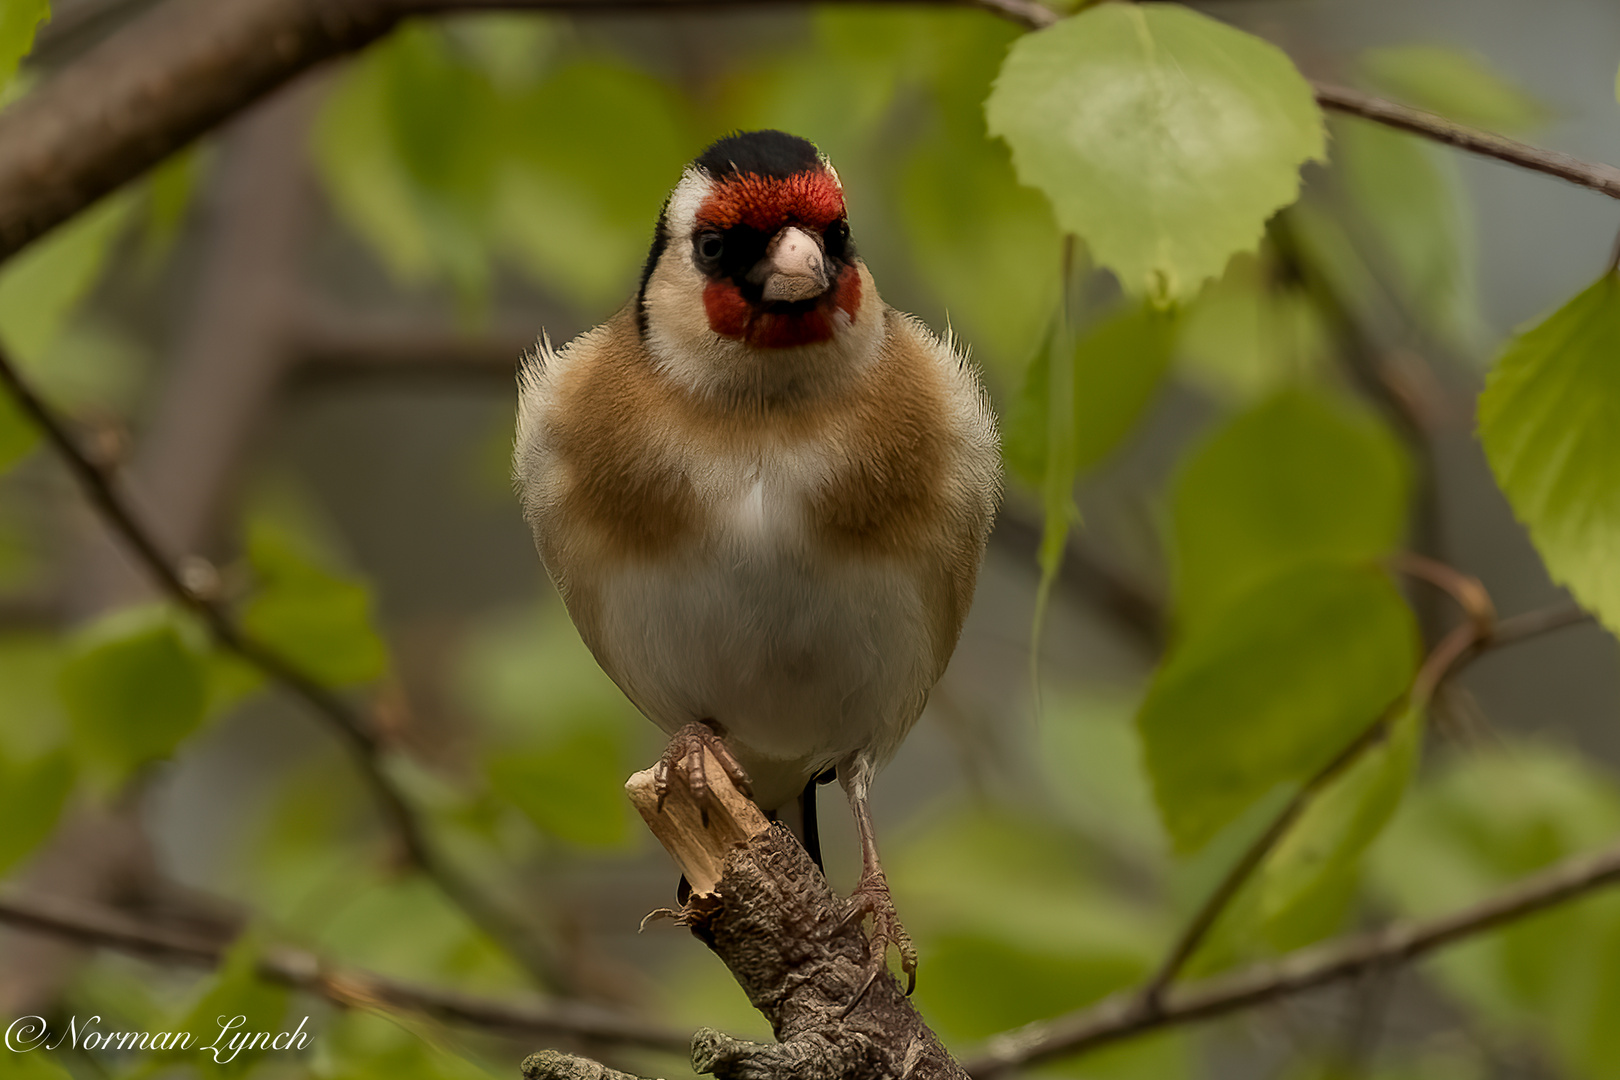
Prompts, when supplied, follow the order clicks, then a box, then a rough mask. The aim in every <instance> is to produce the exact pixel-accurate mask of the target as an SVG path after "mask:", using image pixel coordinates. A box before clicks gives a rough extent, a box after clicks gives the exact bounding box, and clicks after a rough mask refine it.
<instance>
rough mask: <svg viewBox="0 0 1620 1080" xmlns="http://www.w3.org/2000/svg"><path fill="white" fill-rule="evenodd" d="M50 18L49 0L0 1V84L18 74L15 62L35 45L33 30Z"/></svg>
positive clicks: (18, 61)
mask: <svg viewBox="0 0 1620 1080" xmlns="http://www.w3.org/2000/svg"><path fill="white" fill-rule="evenodd" d="M50 17H51V4H50V0H5V2H4V3H0V86H4V85H5V84H6V83H8V82H10V81H11V77H12V76H13V75H15V74H17V65H18V63H20V62H21V61H22V58H23V57H25V56H27V55H28V53H29V50H31V49H32V48H33V47H34V33H35V31H36V30H38V29H39V24H40V23H42V22H44V21H45V20H46V19H49V18H50Z"/></svg>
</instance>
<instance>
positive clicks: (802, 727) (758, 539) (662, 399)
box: [513, 131, 1001, 991]
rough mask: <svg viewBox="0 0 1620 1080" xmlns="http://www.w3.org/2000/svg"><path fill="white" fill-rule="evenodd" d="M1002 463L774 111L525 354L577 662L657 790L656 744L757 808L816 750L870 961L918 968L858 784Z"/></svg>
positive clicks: (932, 657) (955, 598)
mask: <svg viewBox="0 0 1620 1080" xmlns="http://www.w3.org/2000/svg"><path fill="white" fill-rule="evenodd" d="M1000 461H1001V458H1000V451H999V445H998V436H997V431H996V422H995V417H994V415H993V413H992V412H991V409H990V406H989V403H988V400H987V398H986V396H985V394H984V391H983V390H982V388H981V386H980V384H979V380H978V377H977V375H976V373H975V371H974V369H973V368H972V367H971V366H970V364H969V363H968V360H967V357H966V355H965V354H964V353H963V352H962V351H960V350H959V349H958V347H957V345H956V343H955V342H954V340H953V339H952V338H951V337H950V335H946V337H945V338H943V339H941V338H940V337H939V336H937V335H935V334H934V333H933V332H931V331H930V330H929V329H928V328H927V327H925V326H924V325H923V324H922V323H921V322H920V321H919V320H917V319H916V318H914V317H913V316H910V315H906V314H902V313H901V312H899V311H896V310H895V309H893V308H891V307H889V306H888V305H887V304H885V303H884V302H883V300H882V298H880V297H879V296H878V291H877V286H876V285H875V284H874V283H873V281H872V275H871V273H870V272H869V271H868V270H867V267H866V264H865V263H864V262H863V261H862V260H861V258H860V256H859V255H858V254H857V253H856V250H855V245H854V243H853V242H852V241H851V239H850V233H849V223H848V217H847V214H846V211H845V206H844V193H843V187H842V185H841V183H840V182H839V179H838V173H837V172H836V171H834V169H833V167H832V165H831V164H830V163H829V162H828V161H827V159H826V158H825V157H824V156H822V155H821V154H820V153H819V152H818V151H817V150H816V148H815V147H814V146H813V145H811V144H810V143H809V142H807V141H805V140H804V139H800V138H797V137H795V136H792V135H788V134H785V133H783V132H780V131H752V132H742V133H737V134H733V135H730V136H727V137H726V138H723V139H721V140H719V141H718V142H716V143H715V144H714V145H713V146H711V147H709V148H708V149H707V150H706V151H704V153H703V154H702V155H701V156H700V157H698V158H697V160H695V161H694V162H692V164H691V165H689V166H688V167H687V168H686V169H685V171H684V172H683V173H682V175H681V178H680V182H679V183H678V184H677V185H676V187H675V189H674V191H673V192H671V193H670V195H669V198H668V200H667V201H666V202H665V204H664V209H663V213H662V215H661V216H660V218H659V220H658V226H657V230H656V232H655V234H654V237H653V243H652V250H651V251H650V252H649V253H648V256H647V262H646V266H645V268H644V270H643V272H642V275H641V284H640V288H639V289H638V290H637V292H636V294H635V296H634V297H633V298H632V299H631V300H630V302H629V303H627V304H626V305H625V306H624V307H623V308H621V309H620V310H619V312H618V314H616V315H614V316H613V317H612V318H610V319H609V320H608V321H607V322H605V323H603V324H602V325H601V326H598V327H597V328H596V329H594V330H590V331H587V332H586V333H584V334H581V335H580V336H579V337H577V338H575V339H574V340H573V341H571V342H569V343H568V344H567V345H565V346H564V347H562V348H561V349H554V348H553V347H552V345H551V343H550V341H549V340H548V339H547V338H545V337H544V336H542V338H541V341H540V343H539V344H538V346H537V348H536V349H535V350H534V351H533V352H532V353H531V354H530V355H528V356H526V357H525V359H524V363H523V366H522V368H521V373H520V376H519V402H518V415H517V436H516V446H515V452H514V465H513V468H514V476H515V480H516V484H517V487H518V491H519V494H520V497H521V500H522V505H523V513H524V516H525V518H526V519H527V521H528V523H529V525H530V527H531V528H532V530H533V532H534V539H535V544H536V547H537V548H538V549H539V552H540V557H541V560H542V562H543V563H544V564H545V568H546V570H547V572H548V573H549V575H550V577H551V580H552V581H553V582H554V583H555V584H556V587H557V590H558V592H559V593H561V595H562V598H563V601H564V603H565V604H566V606H567V608H568V613H569V615H570V616H571V617H572V618H573V621H574V625H575V626H576V627H577V628H578V629H579V633H580V635H581V637H583V638H584V640H585V643H586V644H587V645H588V646H589V647H590V649H591V652H592V653H593V654H594V655H595V657H596V659H597V662H598V663H600V664H601V666H602V669H603V670H604V671H606V672H607V674H608V675H609V676H611V677H612V679H613V681H614V682H615V683H617V684H618V685H619V687H620V688H621V689H622V690H623V691H624V693H625V694H626V695H627V696H628V697H629V698H630V700H631V701H632V702H634V703H635V705H636V707H637V708H638V709H640V710H641V712H642V713H644V714H645V715H646V716H647V717H648V718H649V719H650V720H652V721H653V722H654V723H655V724H657V725H658V726H659V727H660V728H662V729H663V730H664V731H666V732H668V733H669V734H670V735H671V736H673V738H672V739H671V742H670V747H669V750H668V751H667V752H666V754H665V755H664V757H663V759H662V760H661V762H660V764H659V767H658V769H659V771H658V776H659V777H660V790H667V786H665V785H667V782H668V776H669V772H670V770H671V769H674V768H680V769H683V770H686V771H687V772H688V773H689V781H690V782H691V783H692V785H693V787H694V789H695V790H696V791H697V792H698V793H699V795H700V797H701V796H702V794H703V792H704V791H706V784H707V779H706V777H705V776H704V773H703V755H702V753H701V752H700V748H701V747H705V746H707V747H708V748H710V750H711V751H712V752H713V753H714V754H715V757H716V759H717V760H719V761H720V762H721V764H722V765H723V766H724V768H725V769H726V771H727V772H728V773H730V774H731V775H732V777H733V779H734V780H735V781H736V782H737V783H738V785H739V787H741V788H743V790H745V791H749V793H750V794H751V796H752V797H753V798H754V800H755V801H756V802H757V803H758V804H759V806H760V807H761V808H762V809H765V810H767V811H774V810H777V809H779V808H784V807H787V806H789V805H790V804H791V803H793V801H794V800H795V799H796V798H799V799H805V798H806V796H807V795H808V796H813V794H814V784H815V780H816V778H817V777H818V776H820V775H822V774H824V773H826V772H827V771H828V770H836V775H837V779H838V782H839V783H840V785H842V787H843V789H844V791H845V793H846V794H847V796H848V798H849V802H850V805H851V808H852V810H853V812H854V816H855V822H856V825H857V830H858V832H859V835H860V840H861V850H862V872H861V878H860V882H859V884H858V885H857V886H856V889H855V891H854V893H853V894H852V896H851V900H850V904H851V907H850V918H851V919H855V918H864V917H865V916H867V915H871V916H872V919H873V928H872V939H871V940H872V949H871V954H872V959H871V961H870V962H869V964H870V976H869V978H868V979H867V983H866V985H870V982H871V979H872V978H875V977H876V975H877V973H878V971H880V970H881V969H882V966H883V960H884V954H885V953H886V952H887V950H888V946H889V945H890V944H894V945H896V946H897V947H898V948H899V950H900V954H901V962H902V967H903V969H904V970H905V972H906V974H907V976H908V978H909V979H911V980H912V981H913V982H914V979H915V971H916V952H915V949H914V948H913V947H912V944H911V941H910V938H909V937H908V936H907V934H906V932H905V930H904V928H903V927H902V926H901V924H900V921H899V919H898V917H897V915H896V913H895V910H894V904H893V901H892V899H891V898H890V896H889V888H888V883H887V880H886V879H885V877H884V874H883V869H882V865H881V863H880V862H879V860H878V852H877V842H876V839H875V835H874V832H873V826H872V814H871V809H870V807H869V805H868V792H869V789H870V785H871V782H872V778H873V776H874V774H876V772H877V771H878V770H879V769H881V768H882V767H883V766H884V765H885V764H887V763H888V761H889V760H890V758H892V757H893V756H894V753H895V751H896V750H897V749H898V748H899V746H900V743H901V741H902V740H903V739H904V738H905V737H906V734H907V732H909V731H910V730H911V727H912V725H913V724H914V723H916V720H917V717H918V715H919V714H921V712H922V710H923V705H924V704H925V703H926V701H927V700H928V694H929V691H930V690H931V689H932V688H933V686H934V684H935V683H936V682H937V681H938V680H939V678H940V676H941V675H942V674H943V673H944V671H945V665H946V663H947V661H949V659H950V656H951V653H952V651H953V650H954V649H955V647H956V641H957V637H958V635H959V633H960V632H961V628H962V620H963V619H964V617H965V616H966V615H967V610H968V605H969V603H970V602H971V601H972V599H973V589H974V583H975V579H976V578H977V575H978V569H979V562H980V559H981V557H982V555H983V553H984V546H985V541H986V538H987V536H988V534H989V531H990V524H991V520H992V518H993V517H994V515H995V511H996V506H997V504H998V502H999V500H1000V494H1001V466H1000ZM750 786H751V790H750ZM813 814H814V810H813V802H811V804H810V810H809V813H808V817H809V818H810V820H809V821H808V822H807V823H806V824H807V828H813V827H814V819H813ZM864 989H865V987H864V986H863V987H862V990H863V991H864Z"/></svg>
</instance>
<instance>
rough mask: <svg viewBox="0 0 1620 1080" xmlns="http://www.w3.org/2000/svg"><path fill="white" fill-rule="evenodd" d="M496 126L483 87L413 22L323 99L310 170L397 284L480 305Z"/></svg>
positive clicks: (439, 40) (436, 36)
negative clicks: (444, 288) (438, 285)
mask: <svg viewBox="0 0 1620 1080" xmlns="http://www.w3.org/2000/svg"><path fill="white" fill-rule="evenodd" d="M502 115H503V114H502V111H501V107H500V101H499V99H498V97H497V96H496V93H495V90H494V87H493V86H492V85H491V84H490V82H489V80H488V79H487V78H485V77H484V76H483V75H482V74H481V73H480V72H479V71H477V70H476V69H475V68H473V67H471V66H470V65H468V64H465V63H461V62H458V57H457V56H456V55H455V54H454V53H453V52H452V51H451V50H450V49H449V48H448V47H447V45H446V43H445V40H444V37H443V33H442V31H441V30H440V29H438V28H436V27H434V26H433V25H431V24H429V23H425V22H419V21H418V22H409V23H407V24H405V25H404V26H402V27H401V28H400V29H399V30H398V31H396V32H395V33H394V34H393V35H392V36H390V37H389V39H388V40H387V41H386V42H383V43H382V44H380V45H378V46H376V47H374V48H371V49H368V50H366V52H365V53H364V54H363V55H362V56H361V57H360V59H359V60H357V61H356V62H355V63H354V64H353V65H352V66H351V68H350V69H349V70H348V71H347V72H346V73H345V75H344V78H343V80H342V82H341V83H340V84H339V85H338V87H337V88H336V89H335V90H334V91H333V92H332V95H331V96H330V98H329V99H328V101H327V102H326V105H325V106H324V108H323V109H322V112H321V115H320V117H319V119H318V120H317V122H316V125H315V131H314V151H315V162H316V166H317V169H318V171H319V174H320V177H321V180H322V182H323V183H324V185H325V187H326V189H327V192H328V194H329V195H330V196H331V198H332V200H333V203H334V205H335V206H336V207H337V209H338V212H339V213H340V214H341V215H342V217H343V219H344V221H345V222H346V223H347V224H348V225H349V226H350V227H351V228H353V229H354V230H355V231H356V232H357V233H358V234H359V235H360V236H361V237H362V238H363V239H365V240H366V241H367V242H368V243H369V244H370V245H371V247H372V248H373V249H374V250H375V251H376V252H377V253H378V254H379V255H380V256H381V257H382V260H383V262H384V263H385V264H386V265H387V266H388V268H389V269H390V270H391V271H392V272H393V273H394V274H395V275H396V276H397V277H398V278H399V279H400V280H402V281H404V282H406V283H412V284H417V283H422V282H426V281H431V280H438V279H442V280H446V281H449V282H450V283H451V284H453V285H454V286H455V287H456V288H457V289H458V290H459V292H460V294H461V295H462V298H463V300H464V301H466V302H468V303H470V304H476V303H478V302H481V301H480V298H481V297H482V296H483V294H484V292H485V290H486V289H487V286H488V279H489V265H488V254H487V245H488V236H489V214H490V207H491V205H492V203H493V196H494V192H495V181H496V161H497V156H498V138H497V135H498V132H499V125H500V120H501V118H502Z"/></svg>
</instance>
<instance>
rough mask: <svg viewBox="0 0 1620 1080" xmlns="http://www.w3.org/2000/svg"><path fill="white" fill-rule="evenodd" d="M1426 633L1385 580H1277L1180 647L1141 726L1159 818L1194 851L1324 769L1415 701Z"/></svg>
mask: <svg viewBox="0 0 1620 1080" xmlns="http://www.w3.org/2000/svg"><path fill="white" fill-rule="evenodd" d="M1417 651H1418V636H1417V628H1416V626H1415V625H1414V622H1413V618H1412V614H1411V611H1410V610H1409V609H1408V608H1407V606H1406V602H1405V601H1404V600H1402V599H1401V595H1400V593H1399V592H1398V591H1397V590H1396V589H1395V587H1394V586H1393V585H1392V584H1391V583H1390V581H1389V579H1388V578H1387V577H1385V576H1384V575H1383V574H1382V573H1379V572H1377V571H1374V570H1371V569H1360V568H1353V567H1346V566H1337V565H1332V564H1325V563H1318V564H1307V565H1304V566H1299V567H1297V568H1296V569H1293V570H1290V571H1287V572H1285V573H1282V574H1280V575H1278V576H1275V577H1272V578H1270V579H1268V580H1267V581H1266V582H1265V583H1264V584H1263V585H1260V586H1258V587H1256V588H1253V589H1251V590H1249V591H1248V592H1246V593H1244V594H1243V595H1242V596H1241V597H1239V598H1237V599H1236V600H1235V601H1233V602H1231V603H1229V604H1227V605H1226V606H1225V607H1223V608H1222V611H1221V617H1220V618H1219V619H1217V620H1212V621H1209V622H1207V623H1205V624H1201V625H1199V626H1198V627H1196V628H1195V630H1194V631H1193V632H1191V633H1189V634H1188V635H1187V636H1186V637H1185V638H1184V639H1183V640H1182V641H1180V642H1179V643H1178V644H1177V645H1176V647H1175V648H1174V649H1173V651H1172V652H1171V653H1170V655H1169V657H1168V658H1167V659H1166V661H1165V662H1164V663H1163V664H1162V665H1161V666H1160V668H1159V670H1158V672H1157V673H1156V675H1155V676H1154V679H1153V684H1152V687H1151V688H1150V689H1149V691H1148V696H1147V699H1146V700H1145V701H1144V702H1143V704H1142V709H1141V711H1140V712H1139V713H1138V715H1137V725H1138V727H1139V730H1140V731H1141V733H1142V743H1143V750H1144V754H1145V758H1146V762H1147V768H1148V773H1149V775H1150V776H1151V777H1152V779H1153V789H1154V798H1155V800H1156V801H1157V803H1158V806H1159V813H1160V816H1161V817H1162V818H1163V820H1164V823H1165V827H1166V829H1167V830H1168V831H1169V833H1170V836H1171V838H1172V839H1173V840H1174V842H1175V846H1176V848H1177V850H1179V851H1182V852H1189V851H1195V850H1197V849H1198V848H1200V847H1202V846H1203V845H1204V844H1205V843H1206V842H1207V841H1208V840H1209V839H1210V838H1211V837H1213V836H1214V835H1215V834H1216V833H1217V832H1219V831H1220V829H1221V827H1222V826H1223V825H1225V824H1226V823H1227V822H1229V821H1232V820H1234V819H1235V818H1236V817H1237V816H1238V815H1239V814H1240V813H1241V812H1242V811H1243V809H1244V808H1245V807H1247V806H1249V805H1250V804H1252V803H1253V802H1254V801H1255V800H1256V799H1259V798H1260V797H1261V796H1262V795H1264V794H1266V792H1268V791H1270V790H1271V789H1272V788H1273V787H1275V786H1276V785H1278V784H1284V783H1288V782H1295V781H1301V780H1304V779H1305V778H1307V777H1309V776H1310V775H1312V774H1313V773H1315V772H1316V771H1317V770H1319V769H1320V768H1322V767H1323V766H1324V765H1326V764H1327V762H1328V761H1329V760H1331V759H1332V758H1333V756H1334V755H1335V754H1337V753H1338V752H1339V751H1340V750H1342V749H1343V748H1344V747H1345V746H1346V745H1348V744H1349V743H1350V741H1351V740H1352V739H1354V738H1355V737H1356V735H1357V734H1358V733H1359V732H1361V731H1362V730H1363V729H1365V728H1366V727H1367V726H1368V725H1370V724H1372V723H1373V722H1374V721H1375V720H1377V719H1378V717H1379V715H1380V714H1382V713H1383V712H1384V710H1385V709H1387V708H1389V707H1390V705H1391V703H1392V702H1394V701H1395V700H1396V698H1397V697H1398V696H1399V695H1400V694H1401V693H1402V692H1403V691H1404V690H1405V689H1406V687H1407V685H1408V683H1409V682H1410V680H1411V678H1412V674H1413V670H1414V667H1415V660H1416V656H1417Z"/></svg>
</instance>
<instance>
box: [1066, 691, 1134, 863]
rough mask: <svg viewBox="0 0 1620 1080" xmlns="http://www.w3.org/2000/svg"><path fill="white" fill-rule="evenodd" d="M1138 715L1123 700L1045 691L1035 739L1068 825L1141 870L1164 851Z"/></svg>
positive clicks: (1130, 700) (1130, 701) (1126, 699)
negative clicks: (1144, 766)
mask: <svg viewBox="0 0 1620 1080" xmlns="http://www.w3.org/2000/svg"><path fill="white" fill-rule="evenodd" d="M1135 714H1136V702H1135V701H1134V700H1133V699H1132V698H1129V697H1126V696H1124V695H1119V696H1103V695H1093V694H1087V695H1084V696H1079V695H1073V694H1048V695H1046V696H1045V697H1043V699H1042V708H1041V723H1040V726H1039V731H1038V732H1037V738H1038V740H1039V758H1040V767H1041V772H1042V775H1043V776H1044V777H1045V779H1046V785H1047V787H1048V788H1049V789H1050V790H1051V791H1052V793H1053V794H1054V795H1055V796H1056V798H1057V802H1058V806H1059V807H1060V809H1061V810H1062V811H1064V812H1065V814H1066V815H1067V817H1068V820H1070V821H1071V822H1072V823H1073V824H1074V826H1075V827H1076V828H1078V829H1080V830H1081V831H1082V832H1084V833H1086V835H1088V836H1091V837H1094V838H1096V839H1097V840H1098V841H1099V842H1100V843H1102V844H1104V845H1105V846H1107V847H1110V848H1112V849H1113V850H1114V851H1115V852H1116V853H1119V854H1122V855H1124V856H1125V857H1126V858H1127V859H1129V860H1130V861H1132V862H1134V863H1136V864H1138V865H1142V864H1145V863H1148V862H1149V861H1152V860H1155V859H1156V857H1157V856H1159V855H1160V854H1162V853H1163V848H1164V834H1163V832H1162V830H1161V829H1160V828H1159V818H1158V814H1157V812H1156V811H1155V810H1154V807H1153V793H1152V791H1151V789H1150V788H1149V787H1148V782H1147V776H1146V774H1145V773H1144V772H1143V769H1142V750H1141V746H1140V745H1139V743H1138V739H1137V732H1136V728H1135V725H1133V724H1132V722H1131V720H1132V717H1134V716H1135Z"/></svg>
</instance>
